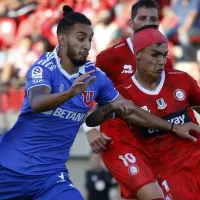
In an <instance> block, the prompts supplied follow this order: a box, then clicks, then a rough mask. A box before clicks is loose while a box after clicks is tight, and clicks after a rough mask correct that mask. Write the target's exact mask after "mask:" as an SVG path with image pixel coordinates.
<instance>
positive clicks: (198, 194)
mask: <svg viewBox="0 0 200 200" xmlns="http://www.w3.org/2000/svg"><path fill="white" fill-rule="evenodd" d="M197 151H198V152H199V153H198V152H197ZM197 151H196V152H195V151H194V153H192V154H189V155H187V156H185V157H184V158H180V159H177V160H175V161H173V162H170V163H169V164H166V166H163V171H162V172H161V176H160V180H159V184H160V186H161V188H162V190H163V193H164V195H165V198H166V199H167V200H171V199H173V200H179V199H183V200H199V199H200V148H199V149H197ZM195 154H196V155H195ZM197 154H199V155H197ZM170 169H174V173H171V172H170V174H169V173H168V171H171V170H170ZM162 174H163V175H162ZM167 197H168V198H167Z"/></svg>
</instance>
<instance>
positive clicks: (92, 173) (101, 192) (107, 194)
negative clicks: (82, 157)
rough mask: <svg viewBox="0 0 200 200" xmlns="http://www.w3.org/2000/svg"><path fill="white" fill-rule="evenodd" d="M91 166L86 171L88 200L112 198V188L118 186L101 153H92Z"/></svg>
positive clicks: (86, 197) (86, 196)
mask: <svg viewBox="0 0 200 200" xmlns="http://www.w3.org/2000/svg"><path fill="white" fill-rule="evenodd" d="M90 166H91V168H90V169H89V170H88V171H86V176H85V177H86V178H85V179H86V182H85V188H86V195H85V199H86V200H102V199H103V200H111V199H112V195H111V189H113V188H114V187H116V186H117V184H116V181H115V180H114V179H113V178H112V175H111V174H110V173H109V172H108V171H107V170H106V169H105V167H104V164H103V161H102V159H101V154H95V153H92V154H91V156H90Z"/></svg>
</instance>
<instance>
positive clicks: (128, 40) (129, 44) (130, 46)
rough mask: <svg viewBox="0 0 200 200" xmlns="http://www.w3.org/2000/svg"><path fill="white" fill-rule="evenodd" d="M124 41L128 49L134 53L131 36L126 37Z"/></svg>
mask: <svg viewBox="0 0 200 200" xmlns="http://www.w3.org/2000/svg"><path fill="white" fill-rule="evenodd" d="M126 41H127V44H128V46H129V48H130V50H131V51H132V52H133V53H134V49H133V42H132V41H131V37H129V38H127V39H126Z"/></svg>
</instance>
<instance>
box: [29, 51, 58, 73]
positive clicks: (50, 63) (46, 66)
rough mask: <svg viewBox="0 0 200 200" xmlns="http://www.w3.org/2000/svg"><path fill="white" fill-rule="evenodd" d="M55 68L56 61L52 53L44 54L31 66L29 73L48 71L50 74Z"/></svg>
mask: <svg viewBox="0 0 200 200" xmlns="http://www.w3.org/2000/svg"><path fill="white" fill-rule="evenodd" d="M56 68H57V65H56V60H55V58H54V55H53V53H52V52H46V53H44V54H43V55H42V56H41V57H40V58H39V59H38V60H37V61H36V62H35V63H33V65H32V66H31V67H30V69H29V71H34V72H36V71H39V72H43V71H49V72H52V71H53V70H55V69H56Z"/></svg>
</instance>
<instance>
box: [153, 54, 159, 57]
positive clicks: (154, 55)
mask: <svg viewBox="0 0 200 200" xmlns="http://www.w3.org/2000/svg"><path fill="white" fill-rule="evenodd" d="M158 55H159V54H157V53H153V54H151V56H152V57H157V56H158Z"/></svg>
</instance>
